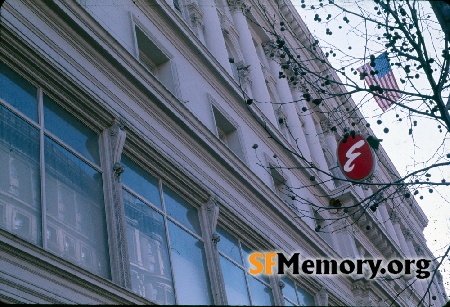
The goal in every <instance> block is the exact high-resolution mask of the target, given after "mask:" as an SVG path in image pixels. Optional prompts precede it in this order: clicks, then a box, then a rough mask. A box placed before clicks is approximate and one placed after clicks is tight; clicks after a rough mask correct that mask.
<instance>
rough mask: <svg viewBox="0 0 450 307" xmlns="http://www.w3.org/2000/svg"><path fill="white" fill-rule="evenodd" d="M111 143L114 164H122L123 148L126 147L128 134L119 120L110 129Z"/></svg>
mask: <svg viewBox="0 0 450 307" xmlns="http://www.w3.org/2000/svg"><path fill="white" fill-rule="evenodd" d="M109 135H110V141H111V149H112V150H111V153H112V164H113V165H114V164H116V163H120V158H121V155H122V150H123V146H124V145H125V139H126V136H127V134H126V132H125V129H124V127H123V125H122V124H121V123H120V121H119V120H115V121H114V123H113V124H112V126H111V127H110V128H109Z"/></svg>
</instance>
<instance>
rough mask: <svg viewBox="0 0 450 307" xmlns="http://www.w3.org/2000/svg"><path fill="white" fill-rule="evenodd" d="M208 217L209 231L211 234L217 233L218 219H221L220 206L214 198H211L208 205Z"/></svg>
mask: <svg viewBox="0 0 450 307" xmlns="http://www.w3.org/2000/svg"><path fill="white" fill-rule="evenodd" d="M206 217H207V220H208V226H209V231H210V233H211V234H214V233H215V232H216V226H217V219H218V218H219V205H217V202H216V199H215V198H214V197H210V199H209V201H208V203H207V204H206Z"/></svg>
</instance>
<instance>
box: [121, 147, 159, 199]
mask: <svg viewBox="0 0 450 307" xmlns="http://www.w3.org/2000/svg"><path fill="white" fill-rule="evenodd" d="M121 162H122V164H123V165H124V166H125V172H124V173H123V174H122V175H121V177H120V179H121V181H122V183H123V184H125V185H126V186H127V187H129V188H131V189H132V190H133V191H134V192H136V193H138V194H139V195H140V196H142V197H143V198H145V199H146V200H148V201H149V202H151V203H152V204H154V205H155V206H157V207H159V208H161V197H160V195H159V188H158V180H157V179H156V178H155V177H153V176H152V175H150V174H149V173H147V172H145V171H144V170H143V169H142V168H140V167H139V165H137V164H136V163H135V162H134V161H133V160H131V159H130V158H128V157H127V156H126V155H122V161H121Z"/></svg>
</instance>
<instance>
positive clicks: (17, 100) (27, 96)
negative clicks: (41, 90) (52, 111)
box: [0, 62, 38, 122]
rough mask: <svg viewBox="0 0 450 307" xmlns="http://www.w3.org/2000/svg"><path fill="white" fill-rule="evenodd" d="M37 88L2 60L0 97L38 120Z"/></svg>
mask: <svg viewBox="0 0 450 307" xmlns="http://www.w3.org/2000/svg"><path fill="white" fill-rule="evenodd" d="M36 94H37V88H36V87H35V86H33V85H32V84H31V83H30V82H28V81H26V80H25V79H24V78H22V77H21V76H20V75H19V74H17V73H15V72H14V71H13V70H11V69H10V68H9V67H8V66H6V65H5V64H4V63H2V62H0V99H3V100H4V101H6V102H7V103H8V104H9V105H10V106H12V107H14V108H17V109H18V110H19V111H20V112H22V113H23V114H25V115H26V116H28V117H29V118H30V119H32V120H33V121H35V122H37V119H38V110H37V96H36Z"/></svg>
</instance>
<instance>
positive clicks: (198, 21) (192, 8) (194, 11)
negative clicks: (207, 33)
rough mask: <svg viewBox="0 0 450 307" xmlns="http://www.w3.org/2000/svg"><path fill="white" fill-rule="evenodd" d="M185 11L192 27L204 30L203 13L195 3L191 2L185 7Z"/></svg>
mask: <svg viewBox="0 0 450 307" xmlns="http://www.w3.org/2000/svg"><path fill="white" fill-rule="evenodd" d="M187 10H188V12H189V18H190V20H191V23H192V25H193V26H194V27H198V28H200V29H202V30H203V29H204V28H205V25H204V23H203V12H202V11H201V9H200V7H199V6H198V4H197V2H191V3H189V4H188V5H187Z"/></svg>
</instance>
